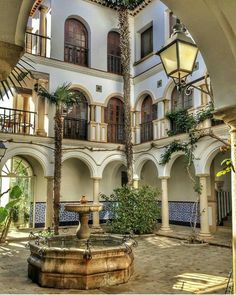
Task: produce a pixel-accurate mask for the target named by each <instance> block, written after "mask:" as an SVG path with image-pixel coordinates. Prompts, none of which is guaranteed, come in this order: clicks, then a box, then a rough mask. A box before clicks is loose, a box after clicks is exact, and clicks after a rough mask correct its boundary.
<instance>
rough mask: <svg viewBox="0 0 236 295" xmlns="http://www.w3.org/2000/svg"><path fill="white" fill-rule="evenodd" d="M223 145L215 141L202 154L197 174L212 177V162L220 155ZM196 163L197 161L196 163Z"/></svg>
mask: <svg viewBox="0 0 236 295" xmlns="http://www.w3.org/2000/svg"><path fill="white" fill-rule="evenodd" d="M220 147H222V143H221V142H219V141H215V142H213V143H211V144H210V145H209V146H208V147H207V149H206V150H205V151H204V152H203V153H202V154H201V160H200V161H198V163H196V165H195V166H196V173H197V174H207V175H210V167H211V163H212V160H213V159H214V158H215V156H216V155H217V154H218V153H219V150H220ZM195 162H196V161H195Z"/></svg>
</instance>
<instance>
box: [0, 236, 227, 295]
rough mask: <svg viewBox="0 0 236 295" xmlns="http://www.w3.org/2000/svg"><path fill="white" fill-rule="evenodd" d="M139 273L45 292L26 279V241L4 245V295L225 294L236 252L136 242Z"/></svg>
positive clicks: (0, 282)
mask: <svg viewBox="0 0 236 295" xmlns="http://www.w3.org/2000/svg"><path fill="white" fill-rule="evenodd" d="M137 241H138V247H136V248H135V250H134V255H135V266H134V274H133V276H132V277H131V279H130V280H129V282H128V283H125V284H122V285H117V286H112V287H103V288H101V289H95V290H89V291H81V290H79V291H78V290H75V289H70V290H60V289H50V288H40V287H39V286H38V285H37V284H34V283H32V281H31V280H30V279H29V278H28V277H27V258H28V256H29V250H28V249H27V248H26V247H25V246H26V242H24V241H15V242H9V244H5V245H1V246H0V261H1V263H0V286H1V290H0V292H1V293H11V294H16V293H17V294H19V293H20V294H29V293H31V294H32V293H34V294H43V293H46V294H48V293H53V294H55V293H62V294H68V293H69V294H76V293H78V292H79V293H85V294H86V293H87V294H98V293H100V294H116V293H124V294H125V293H136V294H144V293H149V294H161V293H178V294H186V293H187V294H192V293H195V294H204V293H208V294H209V293H219V294H222V293H224V291H225V287H226V284H227V281H228V275H229V271H230V269H231V259H232V255H231V249H230V248H226V247H219V246H212V245H207V246H202V245H197V246H196V245H193V246H186V245H183V242H182V241H181V240H179V239H174V238H168V237H160V236H156V235H149V236H148V235H147V236H144V237H141V238H137Z"/></svg>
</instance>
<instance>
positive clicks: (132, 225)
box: [102, 186, 159, 234]
mask: <svg viewBox="0 0 236 295" xmlns="http://www.w3.org/2000/svg"><path fill="white" fill-rule="evenodd" d="M158 194H159V193H158V191H157V189H154V188H151V187H150V186H143V187H141V188H138V189H135V188H133V187H129V186H123V187H122V188H117V189H115V190H114V193H113V194H112V195H110V196H105V195H102V198H103V199H104V200H105V201H108V202H110V204H111V212H112V216H113V219H112V221H110V225H111V230H112V232H115V233H120V234H127V233H130V232H133V233H135V234H147V233H152V232H153V230H154V228H155V226H156V223H157V219H158V217H159V205H158V199H157V197H158Z"/></svg>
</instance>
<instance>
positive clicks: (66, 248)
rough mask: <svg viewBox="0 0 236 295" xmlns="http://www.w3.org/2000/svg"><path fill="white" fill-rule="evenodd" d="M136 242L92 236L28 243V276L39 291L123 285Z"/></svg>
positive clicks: (127, 276) (131, 270)
mask: <svg viewBox="0 0 236 295" xmlns="http://www.w3.org/2000/svg"><path fill="white" fill-rule="evenodd" d="M134 244H135V242H134V240H132V239H129V240H124V239H122V238H119V237H115V236H108V235H99V236H98V235H97V236H96V235H94V236H93V235H92V236H91V237H90V239H89V240H78V238H77V237H76V236H57V237H53V238H48V239H43V240H40V239H38V240H35V241H31V242H29V248H30V252H31V254H30V257H29V258H28V276H29V278H31V279H32V281H34V282H36V283H38V284H39V285H40V286H42V287H52V288H63V289H86V290H87V289H97V288H100V287H103V286H112V285H117V284H121V283H125V282H127V281H128V280H129V278H130V276H131V274H132V273H133V260H134V257H133V252H132V248H133V246H134Z"/></svg>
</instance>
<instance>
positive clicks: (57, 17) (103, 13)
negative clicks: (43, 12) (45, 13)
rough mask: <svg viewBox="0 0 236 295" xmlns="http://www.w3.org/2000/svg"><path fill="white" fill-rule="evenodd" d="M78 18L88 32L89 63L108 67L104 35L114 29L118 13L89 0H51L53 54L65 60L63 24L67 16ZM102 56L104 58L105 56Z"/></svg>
mask: <svg viewBox="0 0 236 295" xmlns="http://www.w3.org/2000/svg"><path fill="white" fill-rule="evenodd" d="M71 16H73V17H78V19H79V20H82V22H84V24H87V29H88V32H89V36H90V38H89V44H90V45H89V65H90V67H92V68H96V69H100V70H104V71H106V70H107V58H106V56H107V34H108V32H109V31H110V30H112V29H114V28H117V25H118V19H117V13H116V12H115V11H114V10H111V9H109V8H104V7H102V6H100V5H96V4H94V3H91V2H89V1H84V0H73V1H70V5H68V0H52V28H51V32H52V57H53V58H56V59H60V60H64V24H65V21H66V19H67V18H68V17H71ZM104 57H105V58H104Z"/></svg>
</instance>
